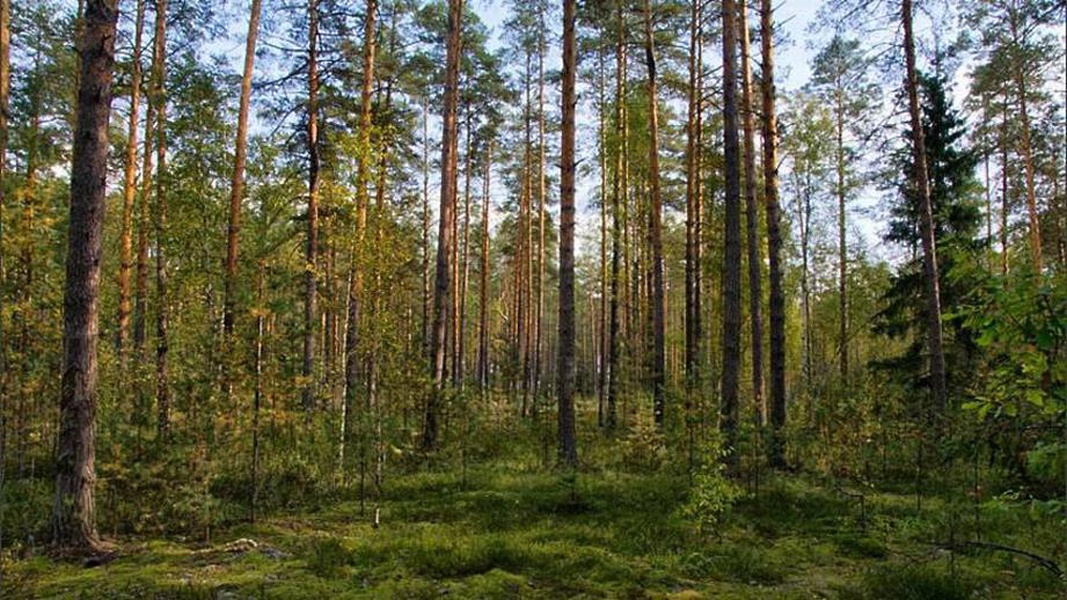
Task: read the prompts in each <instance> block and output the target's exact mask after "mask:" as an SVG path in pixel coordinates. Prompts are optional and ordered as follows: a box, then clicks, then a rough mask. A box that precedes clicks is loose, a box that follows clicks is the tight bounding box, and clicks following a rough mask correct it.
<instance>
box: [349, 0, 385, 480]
mask: <svg viewBox="0 0 1067 600" xmlns="http://www.w3.org/2000/svg"><path fill="white" fill-rule="evenodd" d="M377 17H378V2H377V1H376V0H369V1H368V2H367V15H366V19H364V32H363V81H362V86H361V88H360V103H359V127H360V129H359V140H360V150H359V152H357V153H356V213H357V217H356V219H357V222H356V232H355V238H354V239H353V241H352V245H351V252H350V255H351V259H350V260H351V262H350V266H349V271H348V317H347V319H346V325H345V353H344V368H345V385H344V398H343V399H342V408H341V451H340V452H341V460H340V465H341V468H344V453H345V447H346V445H347V444H348V439H349V437H350V436H351V433H352V432H351V419H352V413H353V410H354V409H355V406H356V390H357V387H358V378H359V360H360V359H359V321H360V316H361V315H360V308H361V305H362V302H363V270H362V269H361V265H360V260H361V258H362V256H363V251H364V244H363V241H364V236H365V235H366V229H367V204H368V202H369V192H368V189H367V186H368V185H369V182H368V176H367V170H368V166H367V161H368V160H369V158H370V144H371V138H370V130H371V93H372V92H373V90H374V57H375V53H376V51H377V44H376V36H377V33H376V30H375V22H376V20H377ZM361 447H362V445H361Z"/></svg>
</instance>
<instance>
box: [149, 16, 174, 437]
mask: <svg viewBox="0 0 1067 600" xmlns="http://www.w3.org/2000/svg"><path fill="white" fill-rule="evenodd" d="M155 29H156V33H155V36H156V38H155V50H154V57H153V66H152V68H153V74H152V80H153V86H154V88H155V89H154V91H153V97H154V103H155V104H156V115H157V119H158V124H157V126H156V131H155V135H156V168H157V171H158V174H157V176H156V182H155V183H156V204H155V208H156V214H155V233H156V304H157V308H156V434H157V436H158V437H160V438H163V437H165V436H166V435H167V430H168V429H169V428H170V364H169V362H168V360H169V358H170V345H169V343H170V340H169V337H168V336H169V329H170V313H169V311H170V308H169V306H168V304H167V302H168V300H167V285H168V283H169V282H168V272H167V254H166V248H167V243H166V237H167V127H166V124H167V97H166V76H167V73H166V56H167V0H157V3H156V27H155Z"/></svg>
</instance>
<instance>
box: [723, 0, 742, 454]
mask: <svg viewBox="0 0 1067 600" xmlns="http://www.w3.org/2000/svg"><path fill="white" fill-rule="evenodd" d="M722 31H723V34H722V37H723V42H722V43H723V50H722V53H723V60H722V72H723V75H722V76H723V158H724V161H725V180H726V199H725V211H724V212H725V224H724V227H723V244H724V245H723V288H722V297H723V321H722V365H723V369H722V399H721V405H720V413H721V414H720V421H719V423H720V427H721V429H722V433H723V445H724V448H723V451H724V453H725V461H726V464H727V466H728V467H729V469H730V470H731V471H736V470H737V468H738V466H739V463H740V461H739V455H738V450H739V449H738V446H737V423H738V389H737V388H738V381H739V378H740V371H741V164H740V157H739V152H738V139H737V125H738V123H737V116H738V115H737V112H738V104H737V3H736V2H734V0H723V3H722Z"/></svg>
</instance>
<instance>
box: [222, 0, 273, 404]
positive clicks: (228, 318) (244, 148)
mask: <svg viewBox="0 0 1067 600" xmlns="http://www.w3.org/2000/svg"><path fill="white" fill-rule="evenodd" d="M262 4H263V2H262V0H252V6H251V8H250V9H249V16H248V35H247V37H246V38H245V64H244V72H243V74H242V76H241V100H240V108H239V109H238V112H237V141H236V142H235V143H234V158H233V178H232V179H231V180H230V222H229V227H228V228H227V230H226V278H225V281H224V282H223V300H222V306H223V308H222V332H223V336H224V338H225V341H226V344H227V345H228V344H229V339H230V337H231V336H232V335H233V325H234V314H233V312H234V296H235V294H236V291H235V288H236V286H237V245H238V235H239V234H240V231H241V200H242V199H243V197H244V188H245V163H246V162H247V160H248V112H249V106H250V104H251V102H252V69H253V68H254V65H255V59H256V37H257V36H258V35H259V13H260V7H261V6H262ZM227 354H228V352H227ZM229 362H230V361H229V359H228V358H227V357H225V356H224V357H223V369H225V371H224V376H223V379H224V381H226V382H227V384H226V387H227V389H228V388H229V385H228V381H229V377H230V374H229V373H228V371H229V366H228V365H229Z"/></svg>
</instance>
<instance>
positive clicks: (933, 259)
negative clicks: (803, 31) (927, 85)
mask: <svg viewBox="0 0 1067 600" xmlns="http://www.w3.org/2000/svg"><path fill="white" fill-rule="evenodd" d="M900 15H901V21H902V24H903V26H904V61H905V67H906V79H905V84H906V86H907V93H908V111H909V113H910V116H911V138H912V139H911V144H912V148H911V151H912V159H913V160H914V177H915V181H914V184H915V191H916V192H917V193H918V195H919V202H920V207H919V208H920V210H921V213H920V219H919V229H920V231H921V234H922V248H923V279H924V282H923V283H924V284H925V286H926V287H925V290H926V320H927V344H928V346H929V352H930V387H931V392H932V394H933V401H934V405H933V407H932V408H933V410H934V412H935V413H936V414H938V415H940V414H944V411H945V409H946V408H947V404H948V385H947V382H946V375H945V351H944V341H943V331H942V328H941V289H940V283H939V279H938V277H939V274H938V267H937V240H936V238H935V237H934V212H933V202H932V200H931V198H930V181H929V176H928V173H929V170H928V168H927V162H926V142H925V139H924V134H923V126H922V114H921V112H920V108H919V80H918V75H917V73H916V68H915V37H914V33H913V30H912V3H911V0H901V3H900Z"/></svg>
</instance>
